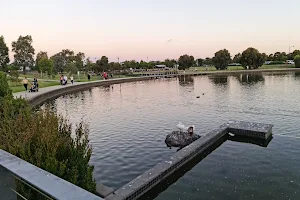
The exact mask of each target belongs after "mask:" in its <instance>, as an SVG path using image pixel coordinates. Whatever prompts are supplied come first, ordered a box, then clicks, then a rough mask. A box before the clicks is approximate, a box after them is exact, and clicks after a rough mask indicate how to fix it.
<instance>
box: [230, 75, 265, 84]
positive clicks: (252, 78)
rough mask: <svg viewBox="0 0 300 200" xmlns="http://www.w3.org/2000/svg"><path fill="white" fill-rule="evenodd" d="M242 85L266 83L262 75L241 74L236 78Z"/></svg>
mask: <svg viewBox="0 0 300 200" xmlns="http://www.w3.org/2000/svg"><path fill="white" fill-rule="evenodd" d="M235 77H236V78H237V79H238V80H239V81H240V82H241V83H258V82H261V81H265V78H264V77H263V75H262V74H239V75H236V76H235Z"/></svg>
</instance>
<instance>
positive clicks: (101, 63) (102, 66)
mask: <svg viewBox="0 0 300 200" xmlns="http://www.w3.org/2000/svg"><path fill="white" fill-rule="evenodd" d="M96 67H97V68H96V71H97V72H98V73H99V72H101V71H102V72H104V71H106V70H107V69H108V58H107V57H106V56H102V57H101V59H100V60H97V61H96Z"/></svg>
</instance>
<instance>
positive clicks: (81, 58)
mask: <svg viewBox="0 0 300 200" xmlns="http://www.w3.org/2000/svg"><path fill="white" fill-rule="evenodd" d="M84 58H85V55H84V53H82V52H79V53H77V54H76V56H75V58H74V60H75V65H76V67H77V68H78V69H79V70H82V69H83V65H84V63H83V61H84Z"/></svg>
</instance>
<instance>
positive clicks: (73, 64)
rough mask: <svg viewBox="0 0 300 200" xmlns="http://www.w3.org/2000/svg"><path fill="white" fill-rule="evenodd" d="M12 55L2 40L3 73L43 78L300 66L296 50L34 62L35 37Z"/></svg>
mask: <svg viewBox="0 0 300 200" xmlns="http://www.w3.org/2000/svg"><path fill="white" fill-rule="evenodd" d="M12 51H13V52H14V62H13V63H12V64H9V62H10V60H9V56H8V54H9V48H8V47H7V45H6V43H5V41H4V37H3V36H1V37H0V70H1V71H8V70H19V69H23V71H24V72H25V71H26V69H27V68H31V69H32V70H38V71H39V72H40V73H42V74H47V75H51V74H56V73H61V72H67V73H71V74H76V73H77V71H85V72H90V71H93V72H95V73H100V72H103V71H119V72H120V71H122V70H123V71H126V69H130V68H133V69H153V68H154V67H155V66H156V65H165V66H166V67H169V68H173V67H175V66H176V67H178V69H179V70H185V69H187V68H189V67H192V66H215V67H216V69H218V70H222V69H227V67H228V65H229V64H231V63H239V64H241V65H242V66H243V67H244V68H249V69H257V68H258V67H260V66H262V65H263V64H264V63H265V62H266V61H272V62H273V63H275V62H281V63H282V62H284V61H286V60H295V64H296V67H300V66H298V64H297V63H298V61H297V56H298V55H300V50H294V51H293V52H292V53H288V54H287V53H285V52H276V53H274V54H270V55H266V54H265V53H260V52H259V51H258V50H257V49H255V48H252V47H250V48H248V49H246V50H245V51H243V52H242V53H238V54H236V55H235V56H234V57H233V58H232V57H231V55H230V53H229V51H228V50H227V49H222V50H220V51H218V52H216V53H215V55H214V57H212V58H209V57H207V58H205V59H202V58H198V59H195V58H194V57H193V56H192V55H187V54H186V55H182V56H180V57H179V58H178V59H177V60H175V59H165V60H164V61H150V62H145V61H143V60H141V61H140V62H137V61H135V60H130V61H124V62H122V63H119V62H109V60H108V57H106V56H102V57H101V58H100V59H98V60H96V62H92V61H91V59H90V58H86V57H85V54H84V53H83V52H78V53H75V52H74V51H72V50H70V49H63V50H62V51H61V52H58V53H56V54H54V55H53V56H51V57H50V58H49V56H48V54H47V52H45V51H40V52H38V53H37V55H36V59H35V60H34V55H35V49H34V48H33V46H32V37H31V36H30V35H27V36H19V38H18V39H17V41H14V42H12Z"/></svg>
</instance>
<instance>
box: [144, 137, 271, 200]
mask: <svg viewBox="0 0 300 200" xmlns="http://www.w3.org/2000/svg"><path fill="white" fill-rule="evenodd" d="M272 139H273V136H272V135H271V136H270V137H269V138H268V139H267V140H264V139H255V138H250V137H242V136H229V135H228V134H227V135H225V136H224V137H223V138H221V139H220V140H219V141H218V142H216V143H215V144H214V145H213V146H211V147H210V148H209V149H207V150H205V151H204V152H202V153H201V154H199V155H197V156H196V157H195V158H194V159H193V160H191V161H190V162H188V163H187V164H185V165H184V166H182V167H181V168H180V169H178V170H177V171H175V172H174V173H173V174H172V176H169V177H168V178H166V179H165V180H163V181H162V182H161V183H159V184H158V185H157V186H155V187H154V188H152V189H151V190H150V191H149V192H147V193H145V194H144V195H143V196H141V197H140V198H139V199H140V200H145V199H146V200H152V199H155V198H156V197H157V196H158V195H159V194H160V193H162V192H163V191H165V190H167V189H168V187H170V186H171V185H172V184H173V183H175V182H177V181H178V180H179V179H180V178H181V177H183V176H184V175H185V174H186V173H187V172H188V171H190V170H191V169H192V168H193V167H194V166H196V165H197V164H198V163H199V162H200V161H202V160H203V159H204V158H206V157H207V156H208V155H209V154H211V153H212V152H213V151H214V150H216V149H217V148H218V147H220V146H221V145H222V144H223V143H224V142H226V141H227V140H229V141H234V142H242V143H248V144H254V145H258V146H261V147H267V146H268V145H269V143H270V142H271V140H272Z"/></svg>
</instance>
